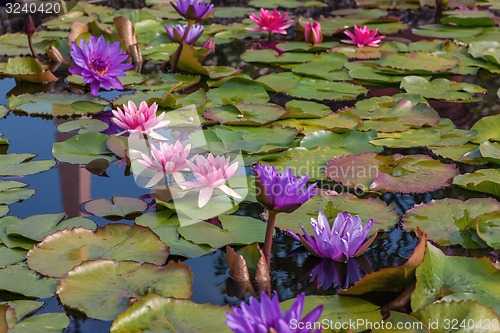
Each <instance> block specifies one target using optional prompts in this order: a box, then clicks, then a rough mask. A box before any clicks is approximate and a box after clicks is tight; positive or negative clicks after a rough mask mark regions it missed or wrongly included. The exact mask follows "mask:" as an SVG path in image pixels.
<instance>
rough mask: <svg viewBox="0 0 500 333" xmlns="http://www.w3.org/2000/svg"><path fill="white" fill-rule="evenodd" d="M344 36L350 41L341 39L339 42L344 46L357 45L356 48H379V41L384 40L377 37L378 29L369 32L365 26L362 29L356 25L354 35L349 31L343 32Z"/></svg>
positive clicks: (382, 37)
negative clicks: (344, 44)
mask: <svg viewBox="0 0 500 333" xmlns="http://www.w3.org/2000/svg"><path fill="white" fill-rule="evenodd" d="M344 34H346V35H347V36H348V37H349V38H350V40H349V39H347V40H344V39H343V40H341V42H343V43H346V44H354V45H357V46H358V47H363V46H372V47H379V46H380V45H379V43H380V41H381V40H382V39H384V38H385V36H382V35H380V36H377V34H378V29H375V30H373V31H371V30H370V28H368V27H367V26H366V25H365V26H364V27H362V28H359V27H358V26H357V25H354V34H353V33H352V32H350V31H349V30H346V31H344Z"/></svg>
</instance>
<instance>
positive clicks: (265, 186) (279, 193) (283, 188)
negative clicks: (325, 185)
mask: <svg viewBox="0 0 500 333" xmlns="http://www.w3.org/2000/svg"><path fill="white" fill-rule="evenodd" d="M254 170H255V173H256V174H257V177H256V179H255V185H256V187H257V200H258V201H259V202H260V203H261V204H263V205H264V206H265V207H266V208H267V209H269V211H273V212H277V213H281V212H284V213H291V212H293V211H294V210H296V209H297V208H299V207H300V206H301V205H302V204H303V203H305V202H306V201H307V200H309V199H311V198H312V197H313V196H315V195H316V193H317V192H318V191H317V190H315V187H316V183H314V184H312V185H310V186H309V187H306V185H307V181H308V180H309V177H308V176H302V177H300V178H299V179H297V177H295V176H294V175H293V174H292V170H291V169H290V168H287V169H286V170H285V172H284V173H283V174H280V173H279V172H277V171H276V169H275V167H274V166H270V165H262V164H258V165H256V166H255V167H254Z"/></svg>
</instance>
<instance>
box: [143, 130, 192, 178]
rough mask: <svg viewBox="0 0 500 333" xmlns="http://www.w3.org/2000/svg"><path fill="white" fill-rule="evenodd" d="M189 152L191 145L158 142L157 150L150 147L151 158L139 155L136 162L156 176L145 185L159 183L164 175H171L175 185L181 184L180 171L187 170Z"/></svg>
mask: <svg viewBox="0 0 500 333" xmlns="http://www.w3.org/2000/svg"><path fill="white" fill-rule="evenodd" d="M190 151H191V144H188V145H186V147H183V146H182V144H181V143H180V142H179V140H177V141H176V142H175V144H168V143H166V142H160V144H159V148H156V146H154V145H152V146H151V158H150V157H149V156H148V155H146V154H144V153H141V158H140V159H138V160H137V162H139V163H140V164H141V165H143V166H144V167H146V168H148V169H150V170H154V171H156V174H155V175H154V176H153V177H152V178H151V180H150V181H149V182H148V183H147V184H146V187H151V186H154V185H156V184H157V183H158V182H160V181H161V180H162V179H163V178H164V177H165V176H166V175H172V177H173V179H174V180H175V181H176V182H177V184H182V183H183V182H184V181H185V179H184V176H183V175H182V173H181V170H183V169H187V163H186V162H187V159H188V157H189V152H190Z"/></svg>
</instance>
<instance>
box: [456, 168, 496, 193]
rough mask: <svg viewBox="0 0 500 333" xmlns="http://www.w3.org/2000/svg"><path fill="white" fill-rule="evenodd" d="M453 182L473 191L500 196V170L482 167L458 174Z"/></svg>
mask: <svg viewBox="0 0 500 333" xmlns="http://www.w3.org/2000/svg"><path fill="white" fill-rule="evenodd" d="M453 184H454V185H458V186H460V187H463V188H466V189H468V190H471V191H477V192H484V193H490V194H493V195H496V196H500V170H499V169H481V170H477V171H474V172H473V173H466V174H463V175H458V176H456V177H455V178H454V179H453Z"/></svg>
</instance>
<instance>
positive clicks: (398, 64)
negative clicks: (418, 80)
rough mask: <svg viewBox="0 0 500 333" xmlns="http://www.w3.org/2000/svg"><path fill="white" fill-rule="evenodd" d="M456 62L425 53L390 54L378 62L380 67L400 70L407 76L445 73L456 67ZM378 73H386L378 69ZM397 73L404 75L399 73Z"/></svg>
mask: <svg viewBox="0 0 500 333" xmlns="http://www.w3.org/2000/svg"><path fill="white" fill-rule="evenodd" d="M458 62H459V60H458V59H457V58H445V57H441V56H439V55H437V54H431V53H426V52H410V53H402V54H401V53H398V54H390V55H388V56H385V57H382V59H380V60H379V64H380V65H381V66H384V67H389V68H394V69H398V70H402V71H404V73H406V74H407V75H410V74H416V75H425V74H429V73H435V72H446V71H449V70H451V69H453V68H454V67H455V66H457V65H458ZM379 71H380V72H382V73H387V72H386V71H385V70H382V69H379ZM398 73H400V74H404V73H401V72H398Z"/></svg>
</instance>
